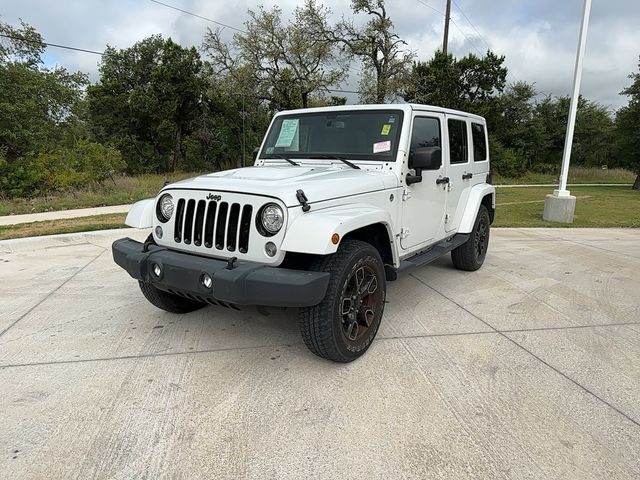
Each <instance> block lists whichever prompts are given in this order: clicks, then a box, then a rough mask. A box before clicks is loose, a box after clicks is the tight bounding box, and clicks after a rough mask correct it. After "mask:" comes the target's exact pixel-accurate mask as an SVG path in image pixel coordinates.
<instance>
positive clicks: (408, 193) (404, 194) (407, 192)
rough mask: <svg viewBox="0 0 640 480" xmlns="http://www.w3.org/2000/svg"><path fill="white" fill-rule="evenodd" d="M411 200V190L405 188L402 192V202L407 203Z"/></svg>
mask: <svg viewBox="0 0 640 480" xmlns="http://www.w3.org/2000/svg"><path fill="white" fill-rule="evenodd" d="M410 198H411V190H409V189H408V188H405V189H404V190H403V191H402V201H403V202H406V201H407V200H409V199H410Z"/></svg>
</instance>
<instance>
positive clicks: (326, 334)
mask: <svg viewBox="0 0 640 480" xmlns="http://www.w3.org/2000/svg"><path fill="white" fill-rule="evenodd" d="M311 269H312V270H315V271H323V272H327V273H330V274H331V279H330V281H329V286H328V287H327V293H326V294H325V297H324V299H323V300H322V302H320V303H319V304H318V305H315V306H313V307H305V308H302V309H300V330H301V333H302V338H303V339H304V343H305V344H306V345H307V347H308V348H309V350H311V351H312V352H313V353H315V354H316V355H318V356H320V357H322V358H326V359H329V360H333V361H335V362H345V363H346V362H351V361H353V360H355V359H356V358H358V357H359V356H361V355H362V354H363V353H364V352H366V351H367V349H368V348H369V346H370V345H371V343H372V342H373V339H374V338H375V336H376V333H378V328H379V327H380V321H381V320H382V314H383V311H384V302H385V298H386V292H387V287H386V281H385V276H384V265H383V263H382V259H381V258H380V254H379V253H378V250H376V249H375V248H374V247H373V246H371V245H370V244H368V243H366V242H362V241H359V240H346V241H344V242H343V243H342V244H341V245H340V247H339V248H338V251H337V252H336V253H335V254H333V255H327V256H325V257H321V258H319V259H318V260H317V261H316V262H314V264H313V265H312V266H311Z"/></svg>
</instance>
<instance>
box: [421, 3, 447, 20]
mask: <svg viewBox="0 0 640 480" xmlns="http://www.w3.org/2000/svg"><path fill="white" fill-rule="evenodd" d="M417 2H418V3H421V4H422V5H424V6H425V7H427V8H430V9H431V10H433V11H434V12H436V13H439V14H440V15H442V16H443V17H444V16H445V15H446V14H445V13H444V12H443V11H441V10H438V9H437V8H435V7H434V6H432V5H429V4H428V3H427V2H423V1H422V0H417Z"/></svg>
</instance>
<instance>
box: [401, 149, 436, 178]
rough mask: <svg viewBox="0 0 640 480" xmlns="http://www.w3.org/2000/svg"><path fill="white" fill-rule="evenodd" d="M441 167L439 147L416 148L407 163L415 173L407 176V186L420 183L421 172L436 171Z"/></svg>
mask: <svg viewBox="0 0 640 480" xmlns="http://www.w3.org/2000/svg"><path fill="white" fill-rule="evenodd" d="M441 166H442V150H441V149H440V147H424V148H416V150H415V151H414V152H413V156H412V157H411V159H410V161H409V167H410V168H413V169H414V170H415V171H416V174H415V175H411V174H407V180H406V181H407V185H411V184H413V183H420V182H421V181H422V170H438V169H439V168H440V167H441Z"/></svg>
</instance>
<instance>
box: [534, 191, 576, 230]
mask: <svg viewBox="0 0 640 480" xmlns="http://www.w3.org/2000/svg"><path fill="white" fill-rule="evenodd" d="M575 210H576V197H574V196H573V195H560V196H559V195H555V194H554V195H552V194H549V195H547V197H546V198H545V199H544V213H543V214H542V219H543V220H545V221H547V222H560V223H573V213H574V212H575Z"/></svg>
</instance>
